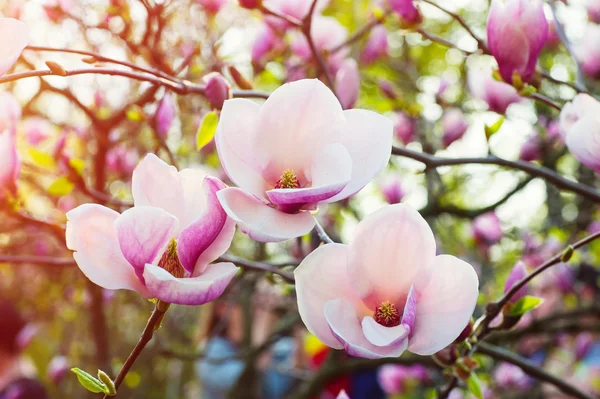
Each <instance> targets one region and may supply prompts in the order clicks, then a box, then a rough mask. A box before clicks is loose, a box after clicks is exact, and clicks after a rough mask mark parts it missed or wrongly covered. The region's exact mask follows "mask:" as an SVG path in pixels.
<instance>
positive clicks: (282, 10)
mask: <svg viewBox="0 0 600 399" xmlns="http://www.w3.org/2000/svg"><path fill="white" fill-rule="evenodd" d="M263 4H264V5H265V7H267V8H268V9H270V10H273V11H276V12H278V13H279V14H283V15H286V16H288V17H292V18H294V19H297V20H302V19H303V18H304V17H305V16H306V15H307V14H308V12H309V11H310V7H311V5H312V0H264V2H263ZM328 4H329V0H317V4H316V5H315V11H314V12H315V15H318V14H320V13H321V12H322V11H323V10H324V9H325V8H326V7H327V5H328ZM277 20H279V21H276V20H272V21H273V22H275V23H276V24H280V23H281V21H282V19H281V18H277ZM269 22H271V20H270V21H269Z"/></svg>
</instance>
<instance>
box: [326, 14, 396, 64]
mask: <svg viewBox="0 0 600 399" xmlns="http://www.w3.org/2000/svg"><path fill="white" fill-rule="evenodd" d="M391 12H392V11H391V10H386V11H385V12H384V14H383V16H381V18H375V17H371V19H370V20H369V22H367V23H366V24H365V25H363V26H362V27H361V28H360V29H358V30H356V31H355V32H354V33H353V34H352V35H351V36H350V37H349V38H347V39H346V40H345V41H344V42H343V43H340V44H338V45H337V46H336V47H334V48H332V49H331V54H335V53H337V52H338V51H340V50H341V49H343V48H344V47H346V46H349V45H351V44H352V43H354V42H356V41H358V40H360V39H361V38H362V37H363V36H365V35H366V34H367V33H369V32H370V31H371V30H372V29H373V28H374V27H376V26H377V25H380V24H382V23H384V22H385V19H386V18H387V17H388V16H389V15H390V14H391Z"/></svg>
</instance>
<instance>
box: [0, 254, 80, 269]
mask: <svg viewBox="0 0 600 399" xmlns="http://www.w3.org/2000/svg"><path fill="white" fill-rule="evenodd" d="M0 263H13V264H39V265H51V266H75V265H76V263H75V260H73V258H56V257H53V256H36V255H0Z"/></svg>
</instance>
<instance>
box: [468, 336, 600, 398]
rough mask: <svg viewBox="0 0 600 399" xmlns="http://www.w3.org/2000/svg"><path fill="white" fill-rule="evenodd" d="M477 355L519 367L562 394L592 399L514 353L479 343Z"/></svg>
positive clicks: (563, 380) (590, 396)
mask: <svg viewBox="0 0 600 399" xmlns="http://www.w3.org/2000/svg"><path fill="white" fill-rule="evenodd" d="M477 351H478V352H479V353H482V354H484V355H486V356H489V357H491V358H493V359H495V360H502V361H504V362H507V363H511V364H514V365H515V366H519V368H521V370H523V371H524V372H525V373H526V374H527V375H529V376H531V377H534V378H536V379H538V380H540V381H544V382H547V383H549V384H552V385H554V386H555V387H557V388H558V389H560V390H561V391H562V392H563V393H565V394H567V395H571V396H573V397H576V398H580V399H593V398H594V396H592V395H591V394H588V393H586V392H583V391H582V390H580V389H579V388H577V387H576V386H575V385H573V384H569V383H568V382H566V381H565V379H564V377H559V376H555V375H553V374H550V373H548V372H547V371H545V370H544V369H543V368H541V367H539V366H538V365H536V364H535V363H533V362H531V361H530V360H528V359H525V358H524V357H521V356H519V355H517V354H515V353H512V352H510V351H508V350H506V349H504V348H501V347H499V346H495V345H492V344H488V343H486V342H481V343H480V344H479V348H478V349H477Z"/></svg>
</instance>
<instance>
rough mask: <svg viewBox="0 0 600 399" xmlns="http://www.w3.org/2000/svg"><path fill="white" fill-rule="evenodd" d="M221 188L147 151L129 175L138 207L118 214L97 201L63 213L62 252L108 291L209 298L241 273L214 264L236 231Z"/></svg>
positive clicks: (171, 299)
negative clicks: (223, 205)
mask: <svg viewBox="0 0 600 399" xmlns="http://www.w3.org/2000/svg"><path fill="white" fill-rule="evenodd" d="M223 188H225V185H224V184H223V183H222V182H221V181H220V180H219V179H216V178H214V177H210V176H206V174H205V173H204V172H202V171H201V170H198V169H184V170H182V171H181V172H178V171H177V169H175V168H174V167H173V166H169V165H167V164H166V163H164V162H163V161H162V160H160V159H159V158H158V157H156V156H155V155H153V154H148V155H147V156H146V157H145V158H144V159H143V160H142V162H140V164H139V165H138V167H137V168H136V169H135V171H134V172H133V178H132V191H133V199H134V204H135V206H134V207H133V208H131V209H128V210H126V211H125V212H123V213H122V214H119V213H117V212H115V211H113V210H111V209H109V208H106V207H104V206H100V205H97V204H84V205H81V206H79V207H77V208H76V209H74V210H72V211H70V212H68V213H67V219H68V222H67V231H66V240H67V247H68V248H69V249H71V250H73V251H75V252H74V253H73V257H74V258H75V261H76V262H77V265H78V266H79V268H80V269H81V271H82V272H83V273H84V274H85V275H86V276H87V277H88V278H89V279H90V280H91V281H92V282H94V283H95V284H98V285H99V286H101V287H104V288H106V289H128V290H133V291H137V292H138V293H139V294H140V295H142V296H143V297H145V298H158V299H160V300H162V301H165V302H168V303H176V304H182V305H200V304H203V303H206V302H209V301H212V300H214V299H215V298H217V297H219V296H220V295H221V294H222V293H223V291H224V290H225V288H226V287H227V284H229V282H230V281H231V279H232V278H233V277H234V276H235V274H236V272H237V270H238V268H237V267H236V266H235V265H233V264H232V263H215V264H211V262H212V261H214V260H215V259H217V258H218V257H219V256H220V255H222V254H223V253H224V252H225V251H226V250H227V248H229V245H230V244H231V240H232V238H233V233H234V230H235V224H234V222H233V221H232V220H231V219H229V218H228V217H227V215H226V213H225V212H224V211H223V209H222V208H221V206H220V205H219V201H218V200H217V195H216V194H217V192H218V191H219V190H222V189H223Z"/></svg>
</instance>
